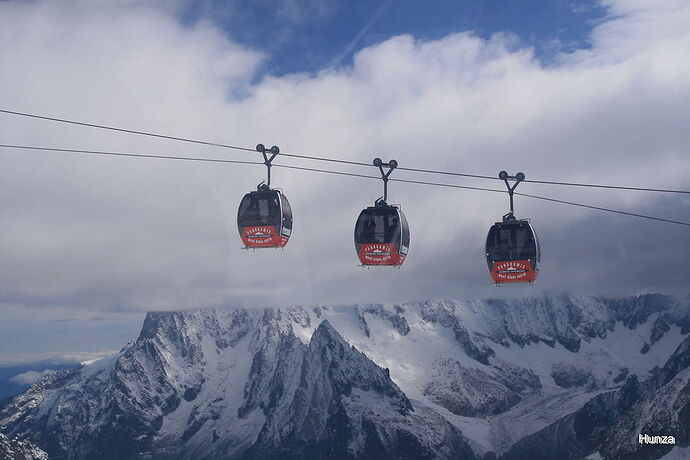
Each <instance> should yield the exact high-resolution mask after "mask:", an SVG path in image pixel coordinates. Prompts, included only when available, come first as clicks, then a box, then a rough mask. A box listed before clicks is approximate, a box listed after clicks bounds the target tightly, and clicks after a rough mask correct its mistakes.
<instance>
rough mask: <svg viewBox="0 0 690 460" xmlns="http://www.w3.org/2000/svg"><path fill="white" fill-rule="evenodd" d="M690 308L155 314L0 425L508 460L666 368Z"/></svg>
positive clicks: (63, 434) (71, 441) (139, 446)
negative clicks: (555, 427)
mask: <svg viewBox="0 0 690 460" xmlns="http://www.w3.org/2000/svg"><path fill="white" fill-rule="evenodd" d="M689 300H690V299H689V298H686V299H683V300H677V299H674V298H671V297H666V296H661V295H645V296H635V297H630V298H626V299H605V298H594V297H575V296H545V297H539V298H533V299H515V300H475V301H465V302H458V301H449V300H435V301H426V302H410V303H405V304H391V305H380V304H374V305H351V306H319V307H313V308H303V307H294V308H280V309H277V308H267V309H218V310H212V309H207V310H187V311H179V312H159V313H149V314H148V315H147V317H146V320H145V322H144V325H143V327H142V331H141V334H140V337H139V339H138V340H137V341H136V343H134V344H131V345H129V346H127V347H126V348H125V349H123V350H122V351H121V352H120V353H118V354H117V355H114V356H111V357H108V358H104V359H101V360H98V361H94V362H89V363H84V364H83V365H82V366H81V367H79V368H77V369H74V370H70V371H62V372H57V373H54V374H50V375H48V376H46V377H45V378H44V379H43V380H41V381H40V382H38V383H37V384H35V385H33V386H32V387H31V388H30V389H29V390H28V391H26V392H25V393H23V394H21V395H19V396H17V397H15V398H13V399H12V400H11V401H9V402H7V403H6V404H5V406H4V407H2V408H0V432H3V433H6V434H7V435H9V436H16V435H18V436H20V437H23V438H30V439H32V440H33V441H34V442H35V443H36V444H37V445H38V446H40V447H41V448H43V449H45V450H46V451H47V452H48V453H49V454H50V455H51V458H93V457H98V458H261V457H262V456H263V457H266V456H271V457H276V458H280V457H281V456H282V457H283V458H300V457H302V458H308V457H310V456H314V455H317V456H321V457H323V458H328V457H329V456H330V457H343V456H349V457H351V458H371V457H372V456H376V457H379V458H399V457H400V456H401V455H402V454H403V453H405V452H408V453H409V455H411V456H414V457H418V458H424V457H429V458H431V457H434V456H436V457H438V458H458V457H460V458H472V456H473V455H477V456H482V455H484V454H487V453H490V452H494V453H495V454H497V455H501V454H504V453H506V452H508V451H509V449H511V447H513V446H514V445H516V443H517V442H518V441H520V440H521V439H523V438H526V437H529V436H530V435H534V434H535V433H538V432H540V430H543V429H545V428H546V427H549V426H550V425H552V424H554V423H556V422H559V421H561V420H563V419H564V417H566V416H567V415H568V414H572V413H574V412H576V411H578V410H579V409H581V408H583V406H585V404H586V403H587V402H588V401H590V400H593V398H595V399H594V400H596V401H599V404H603V405H604V406H605V407H607V408H608V407H612V405H615V404H617V403H618V400H617V399H615V398H613V399H615V400H611V401H609V400H608V399H607V398H612V396H607V394H609V393H611V392H612V390H615V389H617V388H620V387H621V385H623V384H624V383H625V385H626V387H630V386H631V385H632V384H631V383H629V382H632V381H635V380H637V381H638V382H645V381H647V380H649V377H651V376H653V377H654V378H661V377H658V376H660V375H662V374H663V372H666V373H667V374H668V373H669V372H671V371H670V370H667V371H663V370H662V369H658V365H659V364H660V363H664V362H666V361H667V360H668V359H669V357H670V356H671V355H672V354H673V352H674V350H676V349H677V347H678V345H679V344H680V343H681V342H683V340H684V334H687V332H688V331H689V330H690V327H688V324H690V323H688V306H689V303H690V302H689ZM683 350H685V349H683ZM683 350H681V351H680V352H677V353H676V355H678V356H680V358H677V359H675V361H674V362H676V364H675V366H680V367H682V366H683V364H682V362H681V360H682V359H685V358H684V357H685V356H686V355H687V352H686V351H683ZM669 362H671V361H669ZM673 365H674V364H669V366H673ZM677 373H678V375H680V373H679V372H677ZM626 382H628V383H626ZM667 383H668V382H666V383H664V384H663V385H666V384H667ZM663 385H660V386H658V387H655V388H656V390H652V392H655V391H657V390H658V389H660V388H662V386H663ZM674 388H676V387H674ZM622 391H623V390H621V392H622ZM625 391H629V390H625ZM680 392H681V389H678V391H677V392H676V393H677V394H681V393H680ZM596 398H599V399H596ZM595 404H596V403H592V404H591V405H595ZM640 410H641V411H642V412H641V413H640V414H638V419H643V418H644V415H645V414H649V413H651V412H650V410H651V409H649V408H642V409H640ZM614 422H615V421H614V420H612V421H611V423H614ZM525 442H526V441H525ZM564 442H565V440H564ZM468 443H469V447H468ZM523 444H524V443H523ZM590 447H591V446H588V447H587V448H586V449H584V450H583V452H584V451H585V450H586V451H589V450H591V449H590ZM601 449H602V452H605V446H603V445H602V447H601Z"/></svg>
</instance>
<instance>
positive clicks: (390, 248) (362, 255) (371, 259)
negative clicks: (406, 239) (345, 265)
mask: <svg viewBox="0 0 690 460" xmlns="http://www.w3.org/2000/svg"><path fill="white" fill-rule="evenodd" d="M357 256H358V257H359V261H360V262H361V263H362V265H402V263H403V262H404V261H405V255H403V254H400V253H399V252H398V249H397V248H396V245H394V244H383V243H372V244H360V245H358V246H357Z"/></svg>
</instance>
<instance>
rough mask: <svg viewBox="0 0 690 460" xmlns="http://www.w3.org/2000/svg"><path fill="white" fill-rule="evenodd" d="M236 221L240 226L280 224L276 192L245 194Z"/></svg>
mask: <svg viewBox="0 0 690 460" xmlns="http://www.w3.org/2000/svg"><path fill="white" fill-rule="evenodd" d="M237 223H238V225H239V226H241V227H249V226H256V225H280V203H279V201H278V192H275V193H274V192H269V193H249V194H247V195H245V196H244V198H243V199H242V202H241V203H240V209H239V211H238V213H237Z"/></svg>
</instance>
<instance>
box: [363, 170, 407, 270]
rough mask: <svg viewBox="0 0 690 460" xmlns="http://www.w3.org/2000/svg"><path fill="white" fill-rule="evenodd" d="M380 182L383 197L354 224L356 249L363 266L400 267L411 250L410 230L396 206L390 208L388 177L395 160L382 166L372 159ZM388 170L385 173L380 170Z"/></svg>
mask: <svg viewBox="0 0 690 460" xmlns="http://www.w3.org/2000/svg"><path fill="white" fill-rule="evenodd" d="M374 166H378V167H379V170H380V171H381V178H382V179H383V184H384V185H383V197H382V198H379V199H378V200H376V202H375V203H374V206H369V207H368V208H365V209H363V210H362V212H361V213H360V214H359V217H358V218H357V223H356V224H355V249H356V250H357V257H358V258H359V261H360V262H361V264H362V265H363V266H371V265H387V266H394V267H396V266H397V267H399V266H400V265H402V264H403V262H405V257H407V252H408V250H409V247H410V228H409V226H408V224H407V219H406V218H405V214H403V212H402V210H401V209H400V207H399V206H395V205H389V204H388V203H387V202H386V199H387V198H388V176H390V174H391V172H392V171H393V169H395V168H396V167H397V166H398V163H397V161H395V160H391V161H390V162H388V163H383V161H381V159H380V158H376V159H375V160H374ZM384 166H386V167H388V168H389V170H388V172H387V173H384V172H383V167H384Z"/></svg>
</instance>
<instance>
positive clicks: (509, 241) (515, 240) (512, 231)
mask: <svg viewBox="0 0 690 460" xmlns="http://www.w3.org/2000/svg"><path fill="white" fill-rule="evenodd" d="M486 252H487V259H489V260H490V261H496V260H525V259H531V260H534V259H535V258H536V256H537V244H536V241H535V239H534V235H533V233H532V229H531V228H530V226H529V225H528V224H508V225H505V224H504V225H500V224H499V225H494V226H493V227H491V230H490V231H489V235H488V236H487V238H486Z"/></svg>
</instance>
